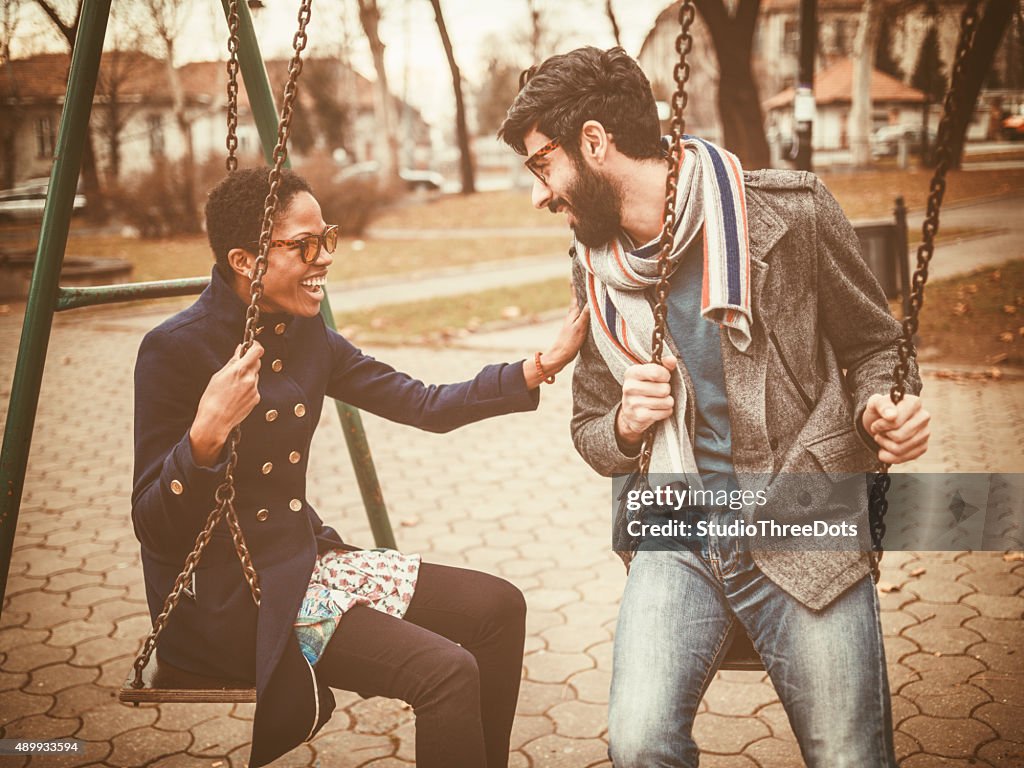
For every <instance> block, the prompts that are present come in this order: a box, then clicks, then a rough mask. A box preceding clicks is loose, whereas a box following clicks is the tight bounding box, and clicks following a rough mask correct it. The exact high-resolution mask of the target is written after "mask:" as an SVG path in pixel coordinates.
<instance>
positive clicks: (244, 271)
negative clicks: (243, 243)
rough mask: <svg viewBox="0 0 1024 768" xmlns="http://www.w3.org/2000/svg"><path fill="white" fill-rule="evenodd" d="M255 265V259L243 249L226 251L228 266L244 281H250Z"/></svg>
mask: <svg viewBox="0 0 1024 768" xmlns="http://www.w3.org/2000/svg"><path fill="white" fill-rule="evenodd" d="M255 264H256V257H255V256H253V255H252V254H251V253H249V252H248V251H247V250H245V249H244V248H232V249H231V250H230V251H228V266H229V267H231V271H232V272H234V273H235V274H236V275H240V276H241V277H244V278H245V279H246V280H251V279H252V270H253V267H254V266H255Z"/></svg>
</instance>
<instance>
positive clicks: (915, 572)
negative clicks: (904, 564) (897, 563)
mask: <svg viewBox="0 0 1024 768" xmlns="http://www.w3.org/2000/svg"><path fill="white" fill-rule="evenodd" d="M927 572H928V570H927V569H926V568H915V569H914V570H912V571H911V572H910V575H911V576H924V575H925V574H926V573H927Z"/></svg>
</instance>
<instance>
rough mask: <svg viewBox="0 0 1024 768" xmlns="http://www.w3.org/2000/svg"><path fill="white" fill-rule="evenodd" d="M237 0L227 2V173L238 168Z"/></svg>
mask: <svg viewBox="0 0 1024 768" xmlns="http://www.w3.org/2000/svg"><path fill="white" fill-rule="evenodd" d="M238 2H239V0H230V2H229V3H228V31H229V35H228V136H227V140H226V142H225V143H226V145H227V148H228V156H227V160H226V161H225V163H224V164H225V166H226V167H227V170H228V172H229V173H230V172H231V171H234V170H236V169H237V168H238V158H237V157H236V156H235V153H236V151H237V150H238V136H237V131H238V23H239V20H238Z"/></svg>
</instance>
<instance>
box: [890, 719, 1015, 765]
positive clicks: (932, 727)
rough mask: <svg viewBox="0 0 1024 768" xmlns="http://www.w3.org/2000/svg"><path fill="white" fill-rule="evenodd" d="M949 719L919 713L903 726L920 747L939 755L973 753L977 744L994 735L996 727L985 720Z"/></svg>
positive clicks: (954, 755) (958, 755)
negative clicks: (983, 721)
mask: <svg viewBox="0 0 1024 768" xmlns="http://www.w3.org/2000/svg"><path fill="white" fill-rule="evenodd" d="M951 725H952V721H951V720H949V719H947V718H944V717H929V716H927V715H918V716H917V717H911V718H908V719H907V720H906V722H904V723H903V726H902V730H903V731H904V732H905V733H907V734H909V735H910V736H912V737H913V738H914V739H916V740H917V742H918V743H919V744H920V745H921V749H923V750H924V751H925V752H928V753H929V754H933V755H937V756H939V757H957V758H967V757H970V756H971V755H973V754H974V749H975V747H976V746H977V745H978V744H982V743H984V742H986V741H990V740H991V739H993V738H995V735H996V734H995V731H993V730H992V729H991V728H990V727H988V726H987V725H985V724H984V723H982V722H980V721H978V720H972V719H970V718H960V719H958V720H956V727H955V728H953V727H951Z"/></svg>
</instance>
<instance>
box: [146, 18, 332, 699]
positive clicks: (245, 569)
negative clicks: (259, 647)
mask: <svg viewBox="0 0 1024 768" xmlns="http://www.w3.org/2000/svg"><path fill="white" fill-rule="evenodd" d="M311 5H312V0H302V4H301V7H300V9H299V29H298V31H297V32H296V34H295V37H294V39H293V43H292V45H293V48H294V55H293V56H292V59H291V62H290V63H289V65H288V81H287V83H286V85H285V90H284V100H283V105H282V109H281V119H280V122H279V123H278V130H277V145H276V146H275V147H274V154H273V160H274V164H273V166H272V168H271V169H270V173H269V182H270V191H269V193H268V194H267V199H266V202H265V204H264V210H263V222H262V229H261V232H260V246H259V255H258V256H257V258H256V263H255V266H254V268H253V279H252V284H251V286H250V290H249V294H250V301H249V308H248V309H247V311H246V321H245V333H244V336H243V342H242V350H241V353H240V356H241V355H244V354H245V353H246V351H248V349H249V348H250V347H251V346H252V344H253V342H254V341H255V338H256V324H257V323H258V322H259V307H258V306H257V304H258V302H259V300H260V299H261V298H262V297H263V276H264V274H265V272H266V268H267V252H268V250H269V247H270V234H271V229H272V227H273V222H274V214H275V212H276V210H277V204H278V199H277V189H278V186H279V185H280V182H281V169H282V168H283V167H284V163H285V161H286V160H287V158H288V148H287V144H288V138H289V136H290V133H291V120H292V115H293V114H294V109H293V107H294V103H295V97H296V93H297V81H298V77H299V74H300V73H301V72H302V51H303V50H304V49H305V47H306V43H307V42H308V38H307V36H306V26H307V25H308V24H309V20H310V16H311ZM232 10H233V12H234V14H235V16H234V18H233V19H232V18H229V22H228V23H229V26H230V27H231V28H232V38H233V40H234V45H233V46H232V45H231V44H229V50H232V48H233V50H232V54H233V55H234V54H236V53H237V45H238V40H237V23H238V19H237V12H238V7H237V0H232V3H231V8H229V14H230V13H231V12H232ZM231 71H232V70H231V65H230V63H229V69H228V72H229V78H230V77H231ZM235 72H236V73H237V62H236V69H235ZM235 86H236V87H235V88H234V90H233V91H232V89H231V87H230V84H229V89H228V100H229V103H228V112H229V117H228V132H229V138H228V150H229V153H231V154H229V157H228V161H227V165H228V170H229V171H231V170H234V169H235V168H237V165H238V161H237V159H236V158H235V157H234V155H233V150H232V139H233V138H235V137H234V135H233V128H234V126H235V125H237V98H238V89H237V82H236V83H235ZM232 115H233V116H234V120H233V119H232ZM233 143H234V144H235V146H237V139H235V141H234V142H233ZM240 441H241V428H240V427H239V426H236V427H235V428H234V429H232V430H231V435H230V438H229V441H228V445H229V447H228V460H227V467H226V469H225V471H224V481H223V482H222V483H221V484H220V486H219V487H218V488H217V490H216V492H215V493H214V499H215V500H216V502H217V506H216V508H214V509H213V511H211V512H210V514H209V516H208V517H207V519H206V525H205V526H204V527H203V529H202V530H201V531H200V532H199V535H198V536H197V537H196V542H195V546H194V547H193V549H192V551H191V552H190V553H189V555H188V557H187V558H186V559H185V567H184V569H183V570H182V572H181V573H180V574H179V575H178V578H177V579H175V581H174V586H173V588H172V589H171V592H170V594H169V595H168V596H167V599H166V600H165V601H164V607H163V610H162V611H161V613H160V615H159V616H157V617H156V620H155V621H154V622H153V629H152V631H151V632H150V634H149V636H148V637H147V638H146V640H145V642H144V643H143V645H142V650H141V651H140V652H139V655H138V657H136V659H135V662H134V664H133V666H134V669H135V676H134V678H133V680H132V687H133V688H142V687H143V686H144V685H145V682H144V681H143V671H144V670H145V668H146V666H147V665H148V664H149V659H150V657H151V656H152V654H153V651H154V649H155V648H156V643H157V638H158V637H159V636H160V633H161V632H162V631H163V629H164V627H165V626H166V624H167V619H168V617H169V616H170V614H171V611H173V610H174V608H175V607H176V606H177V605H178V603H179V602H180V600H181V595H182V593H183V592H184V589H185V586H186V585H187V584H188V583H189V581H190V580H191V579H192V575H193V573H194V572H195V569H196V566H197V565H198V564H199V560H200V558H201V557H202V554H203V551H204V550H205V549H206V546H207V544H209V542H210V538H211V536H212V534H213V529H214V528H215V527H216V526H217V524H218V523H219V522H220V520H221V518H224V519H226V521H227V524H228V527H229V528H230V530H231V538H232V541H233V542H234V546H235V552H236V553H237V554H238V558H239V560H240V561H241V564H242V573H243V575H244V576H245V580H246V582H247V583H248V584H249V591H250V593H251V594H252V597H253V600H254V601H255V603H256V605H257V606H259V604H260V597H261V594H262V593H261V590H260V585H259V575H258V574H257V572H256V568H255V566H254V565H253V562H252V556H251V555H250V554H249V549H248V547H247V546H246V543H245V535H244V534H243V532H242V528H241V525H240V524H239V522H238V515H237V513H236V512H235V506H234V500H235V476H234V473H235V468H236V467H237V466H238V445H239V443H240Z"/></svg>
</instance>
